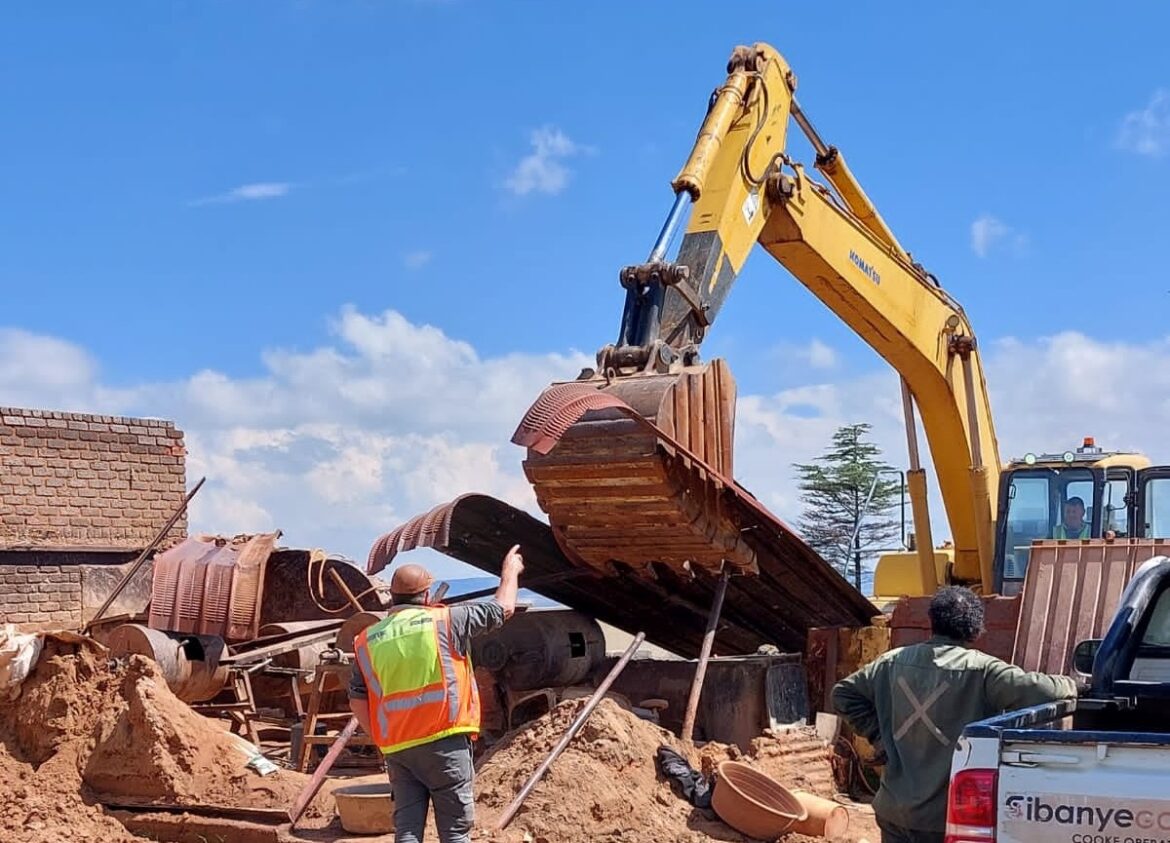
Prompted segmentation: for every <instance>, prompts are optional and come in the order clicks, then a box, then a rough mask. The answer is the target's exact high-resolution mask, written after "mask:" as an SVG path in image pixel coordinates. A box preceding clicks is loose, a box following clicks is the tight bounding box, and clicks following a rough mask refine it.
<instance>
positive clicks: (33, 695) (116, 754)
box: [0, 637, 332, 843]
mask: <svg viewBox="0 0 1170 843" xmlns="http://www.w3.org/2000/svg"><path fill="white" fill-rule="evenodd" d="M0 744H2V750H3V751H2V752H0V839H2V840H5V841H9V840H11V841H14V843H22V842H23V841H25V840H28V841H30V843H31V841H37V843H55V841H57V840H68V841H74V842H75V843H82V842H83V841H91V840H92V841H103V843H104V842H105V841H113V842H114V843H122V841H130V840H137V839H138V838H135V837H132V836H131V835H129V834H128V833H127V832H126V831H125V830H124V829H123V828H122V826H121V825H119V824H118V823H117V822H116V821H115V820H113V819H112V818H110V817H108V816H106V815H105V814H104V813H103V810H102V808H101V804H100V803H102V802H107V803H108V802H121V803H137V804H143V803H153V802H169V803H177V804H196V803H199V804H219V805H233V806H242V807H258V808H271V807H287V806H288V805H289V804H291V803H292V801H293V799H294V798H295V796H296V794H297V793H299V792H300V790H301V789H302V787H303V786H304V784H305V782H306V781H307V780H308V777H307V776H304V775H302V774H299V773H294V772H291V771H283V770H282V771H279V772H277V773H274V774H272V775H269V776H265V777H261V776H259V775H257V774H256V773H254V772H252V771H251V770H248V769H246V768H245V766H244V765H245V764H246V762H247V760H248V757H247V755H246V754H245V751H244V749H243V748H242V747H241V741H239V740H238V739H237V738H236V737H235V736H233V735H231V734H230V733H228V732H227V731H226V730H225V729H224V728H223V726H222V725H220V724H217V723H215V722H214V721H211V720H208V719H207V718H205V717H202V716H201V715H199V714H197V713H195V712H194V711H193V710H192V709H191V708H190V707H189V706H187V705H186V704H185V703H183V702H182V701H181V700H179V699H178V698H177V697H175V695H174V694H172V693H171V691H170V690H169V689H168V688H167V684H166V680H165V679H164V678H163V677H162V676H161V675H160V674H159V672H158V668H157V667H156V666H155V664H154V663H153V662H151V661H150V660H148V659H146V658H143V657H141V656H133V657H131V658H130V659H129V660H127V661H126V662H125V663H122V664H115V663H113V662H111V661H110V660H109V658H108V656H107V655H106V653H105V651H104V650H103V649H102V648H101V646H100V645H98V644H96V643H94V642H91V641H88V640H84V639H81V640H62V639H57V638H53V637H48V638H46V640H45V646H44V650H43V651H42V653H41V657H40V660H39V661H38V662H37V665H36V668H35V669H34V671H33V673H32V674H31V675H30V676H29V677H28V679H26V680H25V683H24V685H23V686H22V688H21V693H20V695H19V696H18V697H17V698H16V699H15V700H13V701H11V702H7V703H4V704H2V705H0ZM326 812H328V813H332V800H331V799H330V798H328V797H323V798H319V799H318V801H317V802H316V803H315V804H314V805H313V806H312V807H311V808H310V815H317V816H321V815H323V814H325V813H326ZM119 835H120V836H119Z"/></svg>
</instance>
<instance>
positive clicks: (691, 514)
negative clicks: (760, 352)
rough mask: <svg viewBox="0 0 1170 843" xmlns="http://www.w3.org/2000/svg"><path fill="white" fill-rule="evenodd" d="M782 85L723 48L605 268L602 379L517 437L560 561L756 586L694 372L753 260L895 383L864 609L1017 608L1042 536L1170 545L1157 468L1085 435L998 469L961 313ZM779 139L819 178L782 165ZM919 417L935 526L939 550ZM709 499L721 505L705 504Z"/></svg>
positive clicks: (763, 61) (708, 400) (716, 393)
mask: <svg viewBox="0 0 1170 843" xmlns="http://www.w3.org/2000/svg"><path fill="white" fill-rule="evenodd" d="M796 87H797V85H796V76H795V74H794V73H793V71H792V70H791V68H790V67H789V66H788V64H787V62H786V61H785V60H784V58H783V57H782V56H781V55H780V54H779V53H778V52H777V51H776V50H775V49H773V48H772V47H770V46H768V45H766V44H756V45H754V46H751V47H737V48H736V49H735V50H734V52H733V53H732V55H731V58H730V61H729V63H728V75H727V78H726V80H725V81H724V82H723V84H722V85H721V86H720V87H719V88H718V89H717V90H716V91H715V92H714V93H713V94H712V96H711V99H710V102H709V106H708V110H707V114H706V117H705V119H704V121H703V123H702V127H701V129H700V130H699V133H698V137H697V139H696V141H695V143H694V147H693V149H692V151H691V153H690V156H689V158H688V159H687V161H686V163H685V165H684V166H683V168H682V170H681V171H680V172H679V174H678V176H677V177H676V178H675V179H674V181H673V183H672V186H673V189H674V192H675V201H674V204H673V207H672V208H671V210H670V213H669V215H668V216H667V219H666V222H665V224H664V225H663V227H662V230H661V233H660V234H659V236H658V238H657V240H656V241H655V243H654V245H653V248H652V249H651V252H650V255H649V257H648V259H647V260H646V262H644V263H642V264H639V265H636V266H630V267H627V268H625V269H623V270H622V271H621V273H620V279H621V283H622V286H623V287H624V288H625V291H626V292H625V305H624V308H623V312H622V317H621V324H620V329H619V334H618V339H617V341H616V343H613V344H611V345H607V346H605V347H604V348H602V349H601V350H600V351H599V352H598V355H597V367H596V369H591V370H586V371H585V372H583V373H582V375H581V377H580V378H579V379H578V380H577V381H576V382H573V383H567V384H558V385H554V386H553V387H551V388H550V389H549V390H547V391H546V393H545V394H544V396H542V398H541V400H539V401H538V402H537V403H536V405H534V407H533V409H532V410H531V411H530V412H529V415H528V416H527V417H526V419H525V421H524V422H523V423H522V424H521V427H520V429H519V430H518V432H517V436H516V437H515V438H514V440H513V441H515V442H517V443H518V444H522V445H526V446H527V447H528V449H529V450H528V458H527V459H526V461H525V463H524V467H525V471H526V473H527V476H528V477H529V479H530V480H531V481H532V483H533V485H534V487H535V490H536V493H537V498H538V501H539V503H540V505H541V507H542V509H543V510H544V511H545V512H546V513H547V514H548V515H549V521H550V526H551V528H552V531H553V533H554V534H555V536H556V539H557V542H558V544H559V546H560V548H561V550H562V551H563V552H564V553H565V554H566V556H568V557H569V558H570V559H571V560H572V561H573V562H575V563H576V564H578V565H581V564H584V565H588V566H592V567H593V568H595V569H596V570H598V571H605V570H606V569H611V570H612V568H613V566H615V565H617V566H622V567H623V568H628V569H631V570H634V571H636V572H638V573H639V574H640V575H641V576H643V577H647V578H650V579H656V580H661V579H664V578H665V579H670V578H672V577H673V578H675V580H676V581H677V580H678V578H680V577H681V578H686V577H689V578H692V579H693V578H695V577H699V576H708V577H710V576H713V575H718V574H719V573H720V572H722V571H726V570H728V569H729V568H730V569H731V570H732V571H733V572H736V573H745V574H751V573H757V572H758V571H759V570H760V565H761V556H760V554H761V553H764V552H765V550H764V549H763V545H761V544H760V543H759V542H758V541H757V540H756V539H753V538H752V537H751V535H750V534H751V531H752V530H753V529H756V528H758V527H759V525H753V524H747V521H746V516H743V515H742V513H740V512H739V511H738V510H735V507H734V506H731V505H730V504H728V500H729V498H728V497H727V493H728V492H730V493H731V495H732V498H735V499H736V500H738V499H750V495H748V493H747V492H746V490H743V489H742V488H740V487H738V484H736V483H735V482H734V481H733V480H732V479H731V476H732V471H731V461H732V447H731V436H732V433H733V430H734V386H733V383H732V381H731V378H730V371H729V370H728V369H727V367H726V365H725V364H724V363H723V361H720V360H715V361H712V362H710V363H702V362H700V360H699V348H700V345H701V343H702V341H703V338H704V336H705V334H706V332H707V331H708V329H709V328H710V327H711V325H712V323H713V322H714V320H715V318H716V317H717V315H718V313H719V310H720V308H721V306H722V305H723V303H724V301H725V300H726V298H727V296H728V294H729V293H730V291H731V288H732V285H733V284H734V283H735V280H736V277H737V276H738V274H739V272H740V270H741V269H742V267H743V265H744V262H745V261H746V259H747V257H748V255H749V253H750V252H751V251H752V249H753V248H754V247H755V246H756V244H759V246H761V247H762V248H763V250H764V251H765V252H767V253H768V254H769V255H771V256H772V257H773V258H775V259H776V260H777V261H778V262H779V263H780V264H781V265H782V266H783V267H784V268H785V269H787V270H788V271H789V273H790V274H791V275H792V276H793V277H794V278H795V279H796V280H797V281H799V282H800V283H801V284H803V285H804V286H805V287H806V288H807V289H808V290H809V291H811V292H812V293H813V295H815V296H816V297H817V298H818V299H819V300H820V301H821V302H823V303H824V304H825V306H826V307H828V309H829V310H830V312H832V313H833V314H835V315H836V316H837V317H839V318H840V319H841V320H842V321H843V322H844V323H845V324H846V325H848V326H849V327H850V328H851V329H852V330H853V331H854V332H855V333H856V334H857V335H858V336H859V337H861V338H862V339H863V340H865V342H866V343H867V344H868V345H869V346H870V347H871V348H873V349H874V350H875V351H876V352H877V353H878V354H879V355H880V356H881V357H882V358H883V359H885V360H886V361H887V362H888V363H889V364H890V365H891V366H892V367H893V368H894V370H895V371H896V372H897V373H898V374H899V375H900V377H901V397H902V403H903V407H904V411H905V430H906V439H907V445H908V450H909V472H908V475H907V479H908V482H907V487H908V492H909V497H910V501H911V508H912V513H913V525H914V532H913V536H912V537H910V539H911V540H910V544H909V546H910V547H912V548H913V550H912V551H907V552H900V553H894V554H888V555H886V556H884V557H882V558H881V560H880V561H879V563H878V567H877V571H876V574H875V580H874V590H875V595H874V597H875V602H879V603H880V602H888V601H891V600H894V599H898V598H902V599H903V601H904V599H905V598H914V597H923V596H926V595H930V594H932V593H933V592H934V591H935V590H936V589H937V588H938V586H939V585H940V584H944V583H958V584H965V585H968V586H971V587H973V588H974V589H976V590H977V591H979V592H981V593H982V594H983V595H986V596H988V597H990V596H993V595H1004V594H1006V595H1012V594H1017V593H1019V592H1020V590H1021V588H1022V586H1023V583H1024V579H1025V572H1026V570H1027V567H1028V561H1029V555H1030V553H1031V552H1032V550H1033V547H1034V544H1033V543H1034V541H1036V540H1041V541H1043V540H1051V539H1058V540H1072V541H1073V543H1075V544H1076V546H1077V548H1078V549H1079V550H1081V551H1083V550H1084V548H1085V547H1088V546H1091V545H1093V544H1094V543H1096V544H1100V543H1103V542H1118V541H1125V540H1128V539H1131V538H1134V537H1160V536H1166V535H1170V523H1168V520H1167V516H1170V512H1163V513H1159V512H1158V511H1157V505H1158V502H1159V501H1162V504H1161V505H1162V507H1163V509H1166V510H1170V497H1166V491H1167V490H1168V489H1170V486H1167V485H1164V484H1167V483H1170V470H1167V469H1164V468H1151V467H1150V461H1149V460H1148V459H1147V458H1146V457H1144V456H1142V455H1140V454H1137V453H1123V452H1106V451H1103V450H1102V449H1100V448H1098V447H1096V445H1095V444H1094V442H1093V440H1092V439H1091V438H1086V439H1085V440H1084V443H1083V445H1082V446H1080V447H1077V448H1075V449H1073V450H1069V451H1061V452H1058V453H1055V454H1053V453H1037V454H1027V455H1024V456H1022V457H1020V458H1019V459H1013V460H1012V461H1011V462H1009V463H1007V464H1006V465H1005V464H1004V463H1003V462H1002V461H1001V457H1000V453H999V448H998V445H997V442H996V434H995V426H994V423H993V416H992V410H991V403H990V400H989V397H988V392H987V387H986V384H985V382H984V373H983V367H982V364H981V362H980V353H979V352H980V349H979V343H978V340H977V338H976V334H975V331H974V329H973V328H972V326H971V324H970V322H969V320H968V318H967V316H966V314H965V313H964V312H963V308H962V307H961V306H960V304H959V303H958V302H957V301H956V300H955V299H954V298H953V297H952V296H951V295H950V294H949V293H948V292H947V291H946V290H945V289H944V288H943V286H942V285H941V284H940V283H939V281H938V280H937V279H936V278H935V277H934V276H933V275H932V274H931V273H929V272H928V271H927V270H926V269H925V268H924V267H923V266H922V265H921V264H919V263H917V262H916V261H915V260H914V259H913V258H912V257H911V255H910V253H909V252H908V251H907V250H906V249H905V248H904V247H903V245H902V244H901V243H900V242H899V240H898V238H897V237H895V236H894V233H893V232H892V230H891V229H890V227H889V226H888V225H887V223H886V222H885V221H884V220H883V219H882V216H881V215H880V214H879V213H878V211H877V209H876V208H875V207H874V204H873V203H872V202H871V201H870V199H869V198H868V197H867V196H866V193H865V191H864V190H862V188H861V186H860V184H859V183H858V181H857V179H856V178H855V177H854V175H853V173H852V172H851V171H850V169H849V167H848V165H847V164H846V162H845V158H844V156H843V155H842V154H841V152H840V150H838V149H837V148H836V147H834V146H832V145H830V144H828V143H827V142H826V141H825V140H824V139H823V138H822V137H821V135H820V134H819V133H818V132H817V130H816V129H815V128H814V126H813V124H812V122H811V121H810V120H809V118H808V116H807V114H806V113H805V112H804V110H803V109H802V108H801V106H800V105H799V103H798V102H797V99H796V96H795V92H796ZM793 125H795V126H796V127H798V128H799V130H800V131H802V132H803V133H804V135H805V137H807V139H808V140H809V142H810V143H811V145H812V147H813V149H814V150H815V153H816V160H815V171H816V173H817V174H819V179H823V181H821V180H819V179H818V177H817V176H814V174H813V173H811V172H809V171H808V170H806V168H805V167H804V166H803V165H802V164H801V163H799V162H797V161H795V160H793V159H792V158H791V157H790V156H789V154H788V152H787V148H788V133H789V131H790V129H791V127H792V126H793ZM688 215H689V220H688ZM680 231H682V232H683V237H682V241H681V244H680V246H679V249H678V253H677V256H676V257H675V258H674V260H671V261H668V260H667V252H668V249H669V246H670V244H671V242H672V240H673V239H674V238H675V237H676V236H677V234H678V233H679V232H680ZM916 416H920V417H921V428H922V430H923V431H924V433H925V436H926V440H927V442H928V444H929V452H930V460H931V461H932V463H933V467H934V473H935V478H936V481H937V484H938V491H939V494H940V497H941V499H942V502H943V505H944V507H945V512H946V517H947V521H948V524H949V527H950V536H951V541H950V542H949V543H947V544H946V545H945V546H944V547H942V548H937V547H936V546H935V541H934V539H933V537H932V528H931V521H930V513H929V508H928V503H927V477H926V470H925V468H924V467H923V460H922V457H921V455H920V454H921V448H920V444H919V439H918V432H917V431H918V426H919V425H918V420H917V419H916ZM680 454H681V455H682V459H681V460H680V457H679V455H680ZM655 459H657V462H655ZM680 462H681V463H682V464H683V468H684V469H686V468H688V467H689V469H690V473H689V474H688V473H687V472H686V471H685V470H683V469H680V468H679V464H680ZM712 489H714V490H715V492H716V493H719V494H722V495H723V497H722V498H719V497H716V499H715V502H714V503H711V499H712V498H711V496H712ZM736 496H738V497H736ZM732 502H733V503H734V502H735V501H734V500H733V501H732ZM749 502H750V500H749ZM1078 504H1079V508H1080V510H1081V512H1080V514H1079V515H1078V513H1077V509H1078ZM1066 515H1067V516H1068V520H1067V521H1066V518H1065V516H1066ZM1159 515H1160V517H1161V521H1159ZM745 524H746V526H745ZM761 529H762V528H761ZM777 529H779V528H777ZM742 599H743V600H747V599H749V598H747V597H746V596H745V597H743V598H742ZM825 599H826V600H828V599H837V598H836V597H834V596H832V595H827V596H826V598H825ZM776 608H777V610H778V611H787V606H784V607H781V606H779V605H777V606H776ZM1098 611H1099V612H1102V611H1105V608H1104V607H1103V606H1100V607H1098Z"/></svg>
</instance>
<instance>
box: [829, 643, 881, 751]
mask: <svg viewBox="0 0 1170 843" xmlns="http://www.w3.org/2000/svg"><path fill="white" fill-rule="evenodd" d="M874 664H876V662H871V663H870V664H868V665H866V666H865V667H863V668H862V669H861V670H859V671H857V672H856V673H854V674H852V675H850V676H846V677H845V678H844V679H842V680H841V681H840V682H838V683H837V684H836V685H834V686H833V698H832V700H833V710H834V711H836V712H837V713H838V714H840V715H841V716H842V717H844V718H845V720H846V721H847V722H848V723H849V725H850V726H851V727H852V728H853V731H855V732H857V734H859V735H861V736H862V737H863V738H865V739H866V740H867V741H869V742H870V743H876V742H877V741H878V740H879V739H880V738H881V729H880V728H879V726H878V717H877V708H876V707H875V706H874V702H873V667H874Z"/></svg>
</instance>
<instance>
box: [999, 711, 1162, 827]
mask: <svg viewBox="0 0 1170 843" xmlns="http://www.w3.org/2000/svg"><path fill="white" fill-rule="evenodd" d="M1057 734H1060V738H1058V739H1056V740H1052V741H1048V740H1044V741H1027V740H1022V741H1012V740H1010V739H1007V736H1006V735H1005V740H1004V742H1003V743H1002V744H1001V751H1000V766H999V786H998V791H999V797H998V801H999V816H998V835H997V839H998V841H999V843H1046V841H1051V843H1058V841H1059V843H1170V745H1168V744H1164V743H1136V742H1133V741H1132V739H1133V738H1136V737H1139V736H1138V735H1126V734H1121V733H1109V734H1107V735H1106V734H1104V733H1097V734H1096V735H1094V734H1093V733H1077V732H1065V733H1063V734H1061V733H1057ZM1097 736H1099V737H1100V738H1101V740H1099V741H1098V740H1094V739H1093V738H1095V737H1097ZM1140 737H1144V738H1147V739H1148V738H1149V737H1150V736H1149V735H1143V736H1140Z"/></svg>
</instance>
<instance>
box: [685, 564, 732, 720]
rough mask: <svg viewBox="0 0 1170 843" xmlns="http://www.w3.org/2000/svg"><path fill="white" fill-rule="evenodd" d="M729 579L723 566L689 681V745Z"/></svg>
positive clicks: (728, 574) (687, 717)
mask: <svg viewBox="0 0 1170 843" xmlns="http://www.w3.org/2000/svg"><path fill="white" fill-rule="evenodd" d="M730 578H731V569H730V568H728V567H726V563H725V566H724V568H723V573H722V574H720V575H719V583H718V584H717V585H716V586H715V598H714V599H713V600H712V601H711V613H710V614H709V615H708V616H707V631H706V633H705V634H704V635H703V646H702V648H701V649H700V650H699V663H698V664H697V665H695V678H694V679H693V680H692V681H691V693H690V696H689V697H687V713H686V716H685V717H684V718H683V727H682V739H683V741H684V742H686V743H691V738H692V737H693V736H694V734H695V718H696V717H698V714H699V697H700V696H701V695H702V693H703V680H705V679H706V678H707V662H708V661H709V660H710V659H711V649H712V648H713V647H714V646H715V631H716V630H717V629H718V628H719V615H720V614H721V613H722V611H723V598H724V597H725V596H726V595H727V581H728V580H729V579H730Z"/></svg>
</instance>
